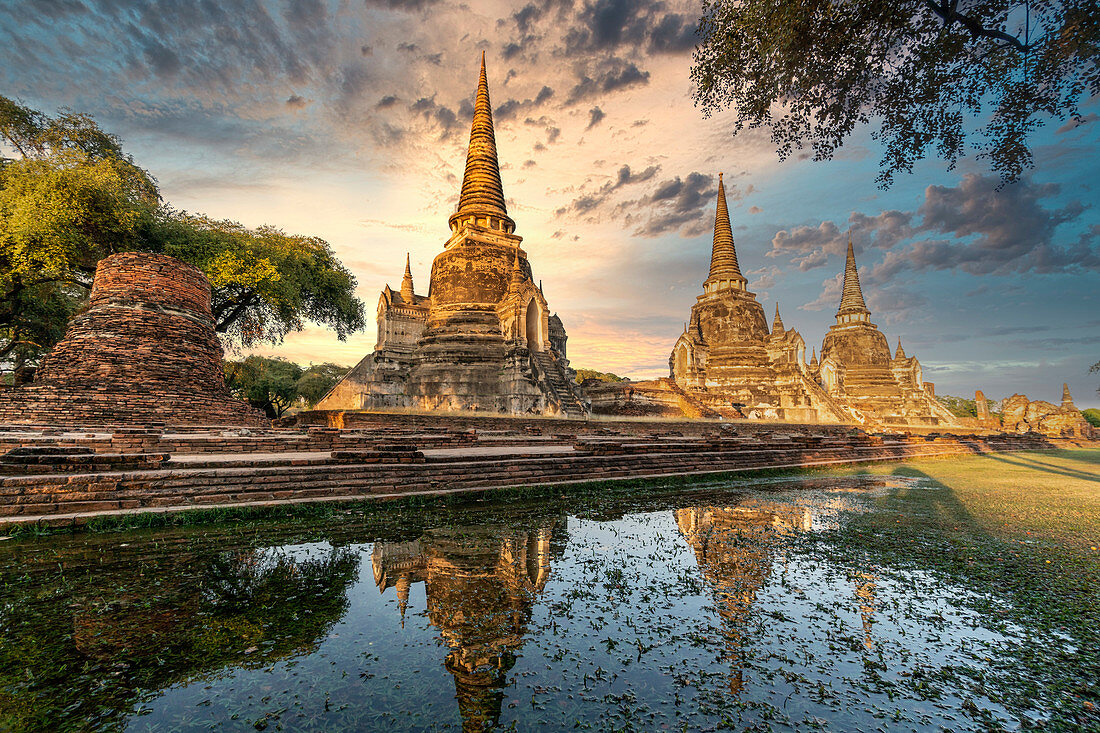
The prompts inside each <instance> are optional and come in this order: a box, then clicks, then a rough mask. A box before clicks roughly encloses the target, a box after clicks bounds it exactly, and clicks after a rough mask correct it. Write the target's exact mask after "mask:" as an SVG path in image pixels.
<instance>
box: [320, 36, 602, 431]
mask: <svg viewBox="0 0 1100 733" xmlns="http://www.w3.org/2000/svg"><path fill="white" fill-rule="evenodd" d="M450 228H451V236H450V238H449V239H448V240H447V242H446V243H445V244H444V249H443V252H441V253H440V254H439V255H438V256H436V258H435V261H434V262H433V263H432V274H431V282H430V284H429V286H428V294H427V295H426V296H424V295H417V294H416V293H415V292H414V289H413V280H412V272H411V269H410V268H409V265H408V261H407V260H406V267H405V277H404V279H403V281H402V286H401V290H400V292H395V291H393V290H391V289H390V288H389V286H386V288H385V290H383V291H382V295H381V297H380V298H379V301H378V342H377V344H376V345H375V349H374V352H373V353H371V354H368V355H367V356H366V357H365V358H364V359H363V360H362V361H360V362H359V364H357V365H356V366H355V367H354V368H353V369H352V370H351V371H350V372H348V374H347V375H345V376H344V378H343V379H342V380H341V381H340V382H339V383H338V384H337V385H336V386H335V387H334V388H333V389H332V391H331V392H330V393H329V394H328V395H327V396H326V397H325V398H324V399H322V400H321V402H320V403H319V404H318V407H319V408H321V409H336V410H346V409H387V408H410V407H412V408H426V409H444V410H481V411H488V412H500V413H510V414H525V413H547V414H555V413H556V414H566V415H583V414H585V411H586V408H585V406H584V404H583V403H582V402H581V400H580V397H579V395H578V394H577V393H576V391H575V387H574V384H573V382H574V379H573V377H574V373H573V371H572V370H571V369H570V368H569V362H568V360H567V358H566V346H565V345H566V334H565V328H564V327H563V326H562V323H561V321H560V319H558V318H557V316H556V315H551V314H550V309H549V307H548V305H547V302H546V298H545V297H544V296H543V293H542V288H541V287H540V286H537V285H536V284H535V281H534V279H533V277H532V272H531V264H530V262H529V261H528V259H527V253H526V252H525V251H524V250H523V249H522V247H521V246H520V244H521V242H522V238H521V237H519V236H517V235H516V234H515V229H516V225H515V222H514V221H513V220H512V218H511V217H510V216H508V211H507V208H506V206H505V200H504V191H503V188H502V186H501V180H500V166H499V164H498V162H497V150H496V138H495V134H494V131H493V113H492V107H491V105H490V102H489V87H488V82H487V80H486V74H485V59H484V55H483V56H482V61H481V76H480V79H479V80H478V86H477V94H476V97H475V103H474V117H473V125H472V128H471V131H470V147H469V152H468V153H467V157H466V170H465V175H464V177H463V180H462V190H461V195H460V197H459V203H458V208H457V209H456V210H455V212H454V213H453V214H451V216H450Z"/></svg>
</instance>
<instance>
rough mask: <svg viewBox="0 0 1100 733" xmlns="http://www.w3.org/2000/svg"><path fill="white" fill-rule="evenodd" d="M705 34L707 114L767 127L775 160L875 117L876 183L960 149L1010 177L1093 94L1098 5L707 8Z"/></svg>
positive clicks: (1099, 37) (843, 1) (751, 2)
mask: <svg viewBox="0 0 1100 733" xmlns="http://www.w3.org/2000/svg"><path fill="white" fill-rule="evenodd" d="M699 35H700V37H701V42H700V44H699V46H698V47H697V49H696V52H695V66H694V68H693V69H692V78H693V80H694V82H695V100H696V102H697V104H699V105H700V106H701V108H702V109H703V110H704V112H706V113H708V114H709V113H712V112H715V111H717V110H721V109H725V108H727V107H732V108H734V110H735V113H736V127H735V130H736V132H741V131H743V130H745V129H746V128H748V129H753V128H759V127H768V128H770V130H771V137H772V141H773V143H774V144H775V146H776V149H777V152H778V154H779V156H780V158H786V157H787V156H789V155H791V154H792V153H793V152H794V151H796V150H799V149H801V148H803V147H805V146H807V145H808V146H809V147H810V148H811V149H812V151H813V155H814V158H815V159H819V160H820V159H827V158H830V157H832V155H833V154H834V153H835V152H836V150H837V149H838V148H839V147H840V146H841V145H843V143H844V141H845V140H846V139H847V138H848V136H849V135H850V134H851V133H852V131H853V130H855V129H856V127H857V126H859V125H864V124H867V123H871V122H872V121H874V122H876V123H877V128H876V129H875V130H874V131H873V133H872V134H873V135H874V137H875V138H876V139H878V140H880V141H881V142H882V143H883V145H884V148H885V153H884V156H883V159H882V161H881V164H880V173H879V177H878V181H879V184H880V185H881V186H883V187H886V186H889V185H890V183H891V182H892V181H893V178H894V175H895V174H896V173H898V172H902V171H904V172H908V171H911V170H912V167H913V165H914V163H915V162H916V161H917V160H920V159H921V158H923V157H925V156H926V155H928V154H929V153H930V152H935V153H937V154H938V155H940V156H941V157H943V158H944V159H945V160H946V161H947V163H948V165H949V166H950V167H953V166H954V165H955V163H956V162H957V161H958V159H959V158H960V157H962V156H963V155H965V154H966V152H967V147H968V144H970V145H971V146H972V147H973V149H974V150H976V152H977V153H978V156H979V157H981V158H984V159H985V160H987V162H988V165H989V166H990V168H991V169H992V170H993V171H996V172H997V173H999V174H1000V175H1001V177H1002V179H1003V180H1005V181H1012V180H1016V179H1017V178H1019V177H1020V175H1021V174H1022V172H1023V171H1024V170H1025V169H1026V168H1029V167H1031V166H1032V165H1033V157H1032V153H1031V149H1030V147H1029V144H1028V135H1029V133H1031V132H1032V131H1033V130H1034V129H1036V128H1037V127H1039V126H1040V125H1042V124H1044V123H1046V122H1049V121H1051V120H1072V119H1075V118H1077V119H1079V118H1080V111H1079V109H1078V103H1079V102H1080V101H1081V99H1082V98H1087V97H1089V96H1094V95H1096V94H1098V93H1100V12H1098V7H1097V0H1026V1H1025V2H1017V1H1015V0H968V1H966V2H960V0H861V1H860V2H852V1H851V0H704V4H703V17H702V19H701V21H700V25H699Z"/></svg>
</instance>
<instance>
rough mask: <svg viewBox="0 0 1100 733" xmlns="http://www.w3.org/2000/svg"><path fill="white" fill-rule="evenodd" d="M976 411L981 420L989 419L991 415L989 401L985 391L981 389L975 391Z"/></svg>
mask: <svg viewBox="0 0 1100 733" xmlns="http://www.w3.org/2000/svg"><path fill="white" fill-rule="evenodd" d="M974 411H975V412H976V413H977V415H978V419H979V420H988V419H989V417H990V415H989V402H987V401H986V399H985V392H982V391H981V390H980V389H979V390H976V391H975V392H974Z"/></svg>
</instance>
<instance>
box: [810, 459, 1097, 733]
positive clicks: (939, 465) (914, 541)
mask: <svg viewBox="0 0 1100 733" xmlns="http://www.w3.org/2000/svg"><path fill="white" fill-rule="evenodd" d="M855 473H872V474H890V475H896V476H906V477H924V478H927V479H928V480H929V481H928V482H926V485H925V486H924V487H919V488H901V489H897V490H895V491H891V492H889V493H887V494H885V495H883V496H881V497H879V498H877V499H876V500H875V502H874V504H875V511H872V512H868V513H866V514H864V515H861V516H860V517H858V518H857V519H855V520H854V521H852V522H850V523H849V524H847V525H845V526H844V527H843V528H841V529H840V530H838V531H836V532H831V533H825V534H823V535H811V536H808V537H807V541H808V542H812V543H818V545H817V549H818V551H820V552H821V553H823V555H825V556H827V557H838V558H839V557H851V556H853V554H854V555H856V556H858V555H861V554H862V556H863V557H865V558H867V559H868V560H869V561H871V562H876V561H877V562H881V563H883V564H884V565H890V566H899V565H900V566H901V567H911V568H912V569H914V570H922V571H931V572H935V573H938V574H940V575H942V576H944V577H946V578H947V579H949V580H951V581H952V582H954V583H956V584H958V585H959V586H961V587H963V588H966V589H967V590H968V591H969V592H970V593H971V594H972V596H971V597H970V598H969V599H968V600H967V601H966V603H967V604H968V605H970V606H971V607H972V608H973V609H974V610H975V611H977V612H978V613H979V614H981V616H982V617H983V618H984V619H985V620H986V622H992V623H994V624H998V623H1000V624H1011V623H1017V624H1020V625H1021V626H1023V627H1025V628H1028V629H1029V630H1031V632H1032V633H1031V634H1029V638H1028V641H1027V642H1025V643H1023V644H1021V645H1020V646H1019V647H1018V648H1017V649H1015V650H1014V652H1013V653H1012V654H1009V655H1005V658H1006V659H1010V660H1012V661H1011V663H1009V664H1008V665H1007V666H1006V667H1005V668H1003V669H998V670H993V672H994V673H996V674H998V675H1000V676H1002V677H1003V678H1004V679H1008V680H1010V681H1011V684H1010V685H1009V686H1008V687H1007V691H1005V692H1003V693H1002V695H1001V699H1000V702H1002V703H1003V704H1005V705H1006V706H1008V707H1009V708H1010V709H1014V710H1027V709H1029V708H1033V707H1035V706H1034V703H1035V702H1036V701H1039V702H1040V703H1041V704H1040V705H1039V707H1040V708H1042V709H1045V710H1048V711H1051V714H1050V718H1049V719H1047V720H1046V721H1040V722H1041V723H1042V725H1037V726H1036V727H1037V728H1041V729H1044V730H1067V731H1068V730H1074V731H1075V730H1100V550H1098V548H1100V450H1060V451H1052V452H1026V453H1012V454H997V455H989V456H976V457H972V458H964V459H958V460H950V461H948V460H939V461H936V460H915V461H911V462H906V463H903V464H893V465H875V466H870V467H852V468H849V469H842V470H838V471H837V472H836V474H837V475H851V474H855ZM1005 597H1007V598H1008V599H1010V601H1011V603H1010V605H1009V606H1007V607H1005V606H1000V605H997V604H996V603H994V602H993V601H992V600H991V599H994V598H1005ZM960 674H965V673H963V672H960ZM974 684H981V681H980V680H978V681H974ZM1028 727H1030V726H1028Z"/></svg>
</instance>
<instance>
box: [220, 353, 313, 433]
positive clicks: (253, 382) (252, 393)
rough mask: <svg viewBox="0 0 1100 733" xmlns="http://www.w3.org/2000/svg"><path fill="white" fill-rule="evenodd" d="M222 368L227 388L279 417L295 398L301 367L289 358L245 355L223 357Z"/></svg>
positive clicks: (270, 415)
mask: <svg viewBox="0 0 1100 733" xmlns="http://www.w3.org/2000/svg"><path fill="white" fill-rule="evenodd" d="M224 368H225V382H226V386H228V387H229V391H230V392H232V393H233V394H234V395H235V396H236V397H237V398H239V399H242V400H245V401H246V402H248V404H250V405H252V406H253V407H256V408H259V409H261V410H263V411H264V413H265V414H266V415H267V416H268V417H270V418H276V417H282V414H283V413H284V412H286V410H287V408H288V407H290V406H291V405H293V404H294V403H295V402H296V401H297V400H298V380H299V379H300V378H301V377H302V368H301V367H300V366H298V365H297V364H295V363H293V362H290V361H287V360H286V359H272V358H269V357H266V356H249V357H247V358H245V359H243V360H241V361H227V362H225V364H224Z"/></svg>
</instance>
